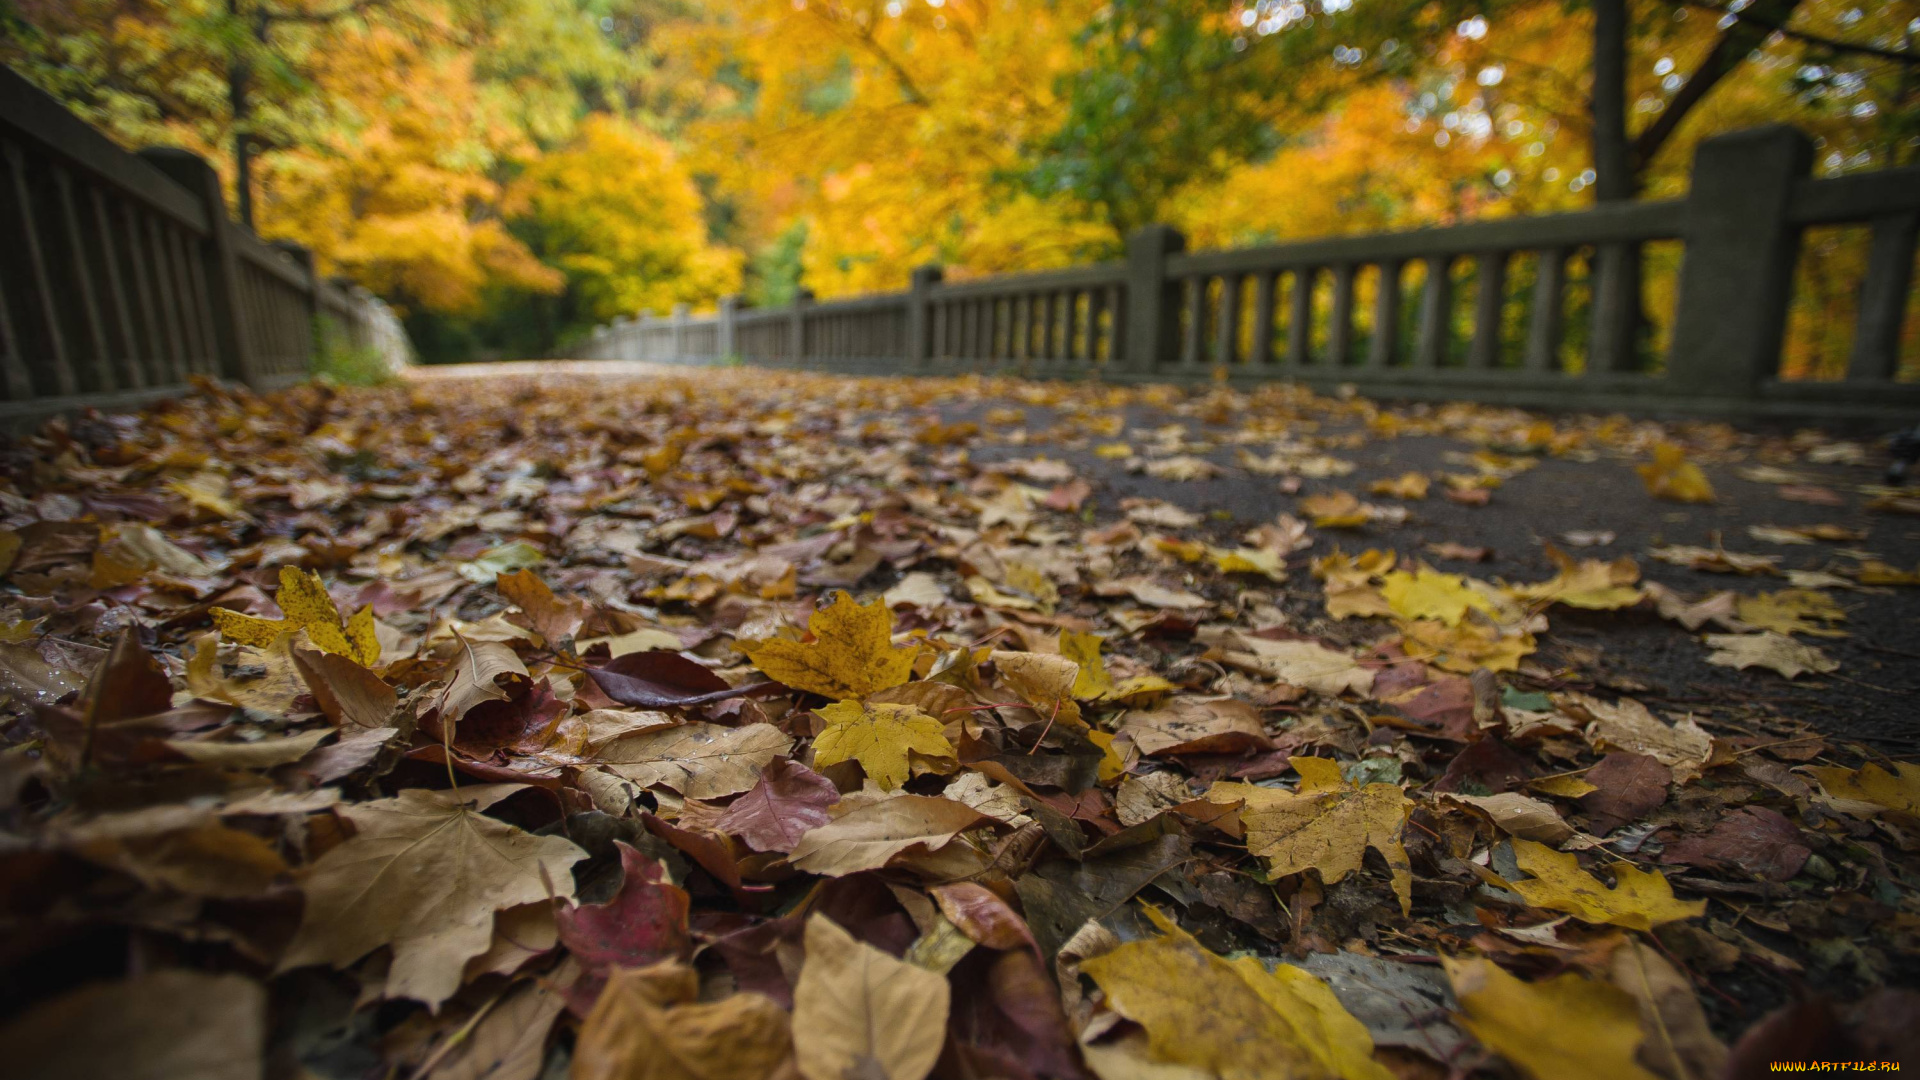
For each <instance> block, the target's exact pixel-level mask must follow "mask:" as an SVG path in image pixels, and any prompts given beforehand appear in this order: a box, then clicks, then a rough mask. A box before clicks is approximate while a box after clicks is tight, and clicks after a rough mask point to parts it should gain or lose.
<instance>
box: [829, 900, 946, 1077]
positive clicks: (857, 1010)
mask: <svg viewBox="0 0 1920 1080" xmlns="http://www.w3.org/2000/svg"><path fill="white" fill-rule="evenodd" d="M949 995H950V991H949V990H948V987H947V980H946V979H945V977H943V976H940V975H936V974H934V973H933V972H931V971H927V970H926V969H924V968H919V967H915V966H914V965H912V964H909V963H906V962H905V961H902V960H896V959H894V958H893V957H891V956H888V955H887V954H886V953H884V952H881V951H880V950H879V949H876V948H874V947H873V946H871V945H868V944H865V943H863V942H859V941H856V940H854V938H853V935H852V934H849V933H847V932H846V931H845V930H842V929H841V928H840V927H839V926H837V925H835V924H834V922H833V921H832V920H830V919H828V918H827V917H826V916H824V915H814V916H812V917H810V918H808V919H807V930H806V962H805V964H804V965H802V967H801V968H800V980H799V982H798V983H797V984H795V986H794V988H793V1050H794V1056H795V1057H796V1058H797V1059H798V1061H799V1065H800V1072H801V1073H802V1074H803V1075H805V1076H806V1078H807V1080H850V1078H854V1077H858V1078H859V1080H923V1078H924V1077H925V1076H926V1075H927V1074H928V1073H930V1072H932V1071H933V1063H934V1062H935V1061H936V1060H937V1059H938V1058H939V1057H940V1048H941V1046H942V1045H943V1044H944V1043H945V1042H946V1035H947V1005H948V999H949Z"/></svg>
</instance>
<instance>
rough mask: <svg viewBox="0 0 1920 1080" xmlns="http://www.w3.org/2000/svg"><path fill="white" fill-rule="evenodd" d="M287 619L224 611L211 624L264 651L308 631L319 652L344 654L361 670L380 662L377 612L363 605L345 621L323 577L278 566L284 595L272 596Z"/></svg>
mask: <svg viewBox="0 0 1920 1080" xmlns="http://www.w3.org/2000/svg"><path fill="white" fill-rule="evenodd" d="M274 600H275V602H277V603H278V604H279V605H280V610H281V612H282V613H284V614H285V615H286V618H284V619H278V620H273V619H257V618H255V617H253V616H252V615H244V614H241V613H240V612H238V611H230V610H228V609H226V608H218V607H217V608H214V609H213V612H212V614H213V625H214V626H215V627H217V628H218V629H219V631H220V634H221V636H223V637H225V638H226V639H227V640H228V641H237V642H239V643H240V644H242V645H251V646H253V647H254V648H256V649H265V648H269V647H271V646H272V645H273V643H274V641H275V639H277V638H278V637H279V636H280V635H281V634H291V633H293V632H294V631H296V630H305V631H306V632H307V638H308V639H309V640H310V641H312V642H313V646H314V648H316V649H319V650H320V651H321V652H329V653H334V654H336V655H339V656H344V657H346V658H347V659H349V660H352V661H353V662H355V663H357V664H359V665H361V666H362V667H372V666H373V665H374V664H376V663H378V662H379V660H380V642H379V640H378V639H377V638H375V637H374V632H373V609H372V608H370V607H363V608H361V609H360V610H359V611H357V612H355V613H354V615H353V618H351V619H348V620H347V621H346V622H345V623H342V622H341V621H340V609H339V608H337V607H335V606H334V603H333V597H331V596H329V595H327V587H326V585H325V584H324V583H323V582H321V580H320V575H318V574H315V573H312V572H310V571H306V570H301V569H299V568H298V567H293V566H282V567H281V568H280V591H279V592H278V593H276V594H275V595H274Z"/></svg>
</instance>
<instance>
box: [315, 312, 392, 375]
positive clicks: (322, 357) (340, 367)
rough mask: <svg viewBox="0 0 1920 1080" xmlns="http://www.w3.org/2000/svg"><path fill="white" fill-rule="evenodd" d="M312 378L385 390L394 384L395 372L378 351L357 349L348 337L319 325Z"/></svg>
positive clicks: (366, 348)
mask: <svg viewBox="0 0 1920 1080" xmlns="http://www.w3.org/2000/svg"><path fill="white" fill-rule="evenodd" d="M314 346H315V347H314V357H313V377H314V378H316V379H319V380H321V381H322V382H329V383H333V384H335V385H337V386H384V385H386V384H387V383H390V382H392V381H393V372H392V371H390V370H389V369H388V368H387V363H386V361H385V360H384V359H383V358H382V357H381V356H380V352H379V350H377V349H375V348H373V347H372V346H368V345H355V344H352V343H351V342H349V341H347V340H346V339H345V336H344V335H342V334H340V333H338V332H335V331H330V330H329V329H328V328H326V327H323V326H319V325H316V326H315V327H314Z"/></svg>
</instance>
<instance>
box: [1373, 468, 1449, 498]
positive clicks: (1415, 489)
mask: <svg viewBox="0 0 1920 1080" xmlns="http://www.w3.org/2000/svg"><path fill="white" fill-rule="evenodd" d="M1432 484H1433V481H1431V480H1429V479H1427V477H1426V476H1425V475H1424V474H1422V473H1417V472H1409V473H1401V474H1400V475H1399V476H1395V477H1392V478H1389V479H1381V480H1375V481H1374V482H1373V483H1371V484H1369V485H1368V486H1367V490H1368V491H1369V492H1371V493H1373V494H1375V495H1387V496H1391V497H1393V498H1396V499H1424V498H1426V497H1427V489H1428V488H1429V487H1431V486H1432Z"/></svg>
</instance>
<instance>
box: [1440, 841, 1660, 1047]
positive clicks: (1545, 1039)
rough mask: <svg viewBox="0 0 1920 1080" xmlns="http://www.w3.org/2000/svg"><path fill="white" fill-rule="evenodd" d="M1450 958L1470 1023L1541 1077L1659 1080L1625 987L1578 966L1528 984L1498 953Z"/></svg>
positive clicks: (1464, 1019)
mask: <svg viewBox="0 0 1920 1080" xmlns="http://www.w3.org/2000/svg"><path fill="white" fill-rule="evenodd" d="M1521 842H1524V841H1521ZM1442 962H1443V963H1445V964H1446V967H1447V977H1448V978H1449V979H1451V980H1452V981H1453V992H1454V996H1456V997H1458V998H1459V999H1460V1007H1461V1009H1462V1010H1463V1011H1464V1013H1465V1015H1464V1016H1462V1017H1461V1018H1460V1019H1461V1022H1462V1023H1464V1024H1465V1025H1466V1027H1467V1030H1468V1031H1471V1032H1473V1035H1474V1037H1475V1038H1477V1039H1479V1040H1480V1041H1481V1042H1482V1043H1485V1044H1486V1045H1487V1048H1488V1049H1490V1050H1492V1051H1494V1052H1495V1053H1497V1054H1499V1055H1500V1056H1501V1057H1504V1058H1506V1059H1507V1060H1508V1061H1511V1062H1513V1063H1514V1064H1515V1065H1518V1066H1519V1067H1520V1069H1521V1070H1522V1071H1523V1072H1525V1073H1526V1074H1527V1075H1528V1076H1530V1077H1533V1078H1534V1080H1655V1077H1654V1074H1653V1073H1650V1072H1648V1071H1647V1070H1646V1069H1644V1068H1642V1067H1641V1066H1640V1063H1639V1061H1638V1060H1637V1058H1636V1054H1637V1052H1638V1050H1639V1047H1640V1042H1641V1040H1642V1038H1643V1036H1642V1033H1641V1030H1640V1006H1639V1005H1638V1004H1637V1003H1635V1001H1634V999H1633V997H1632V996H1631V995H1629V994H1627V993H1626V992H1625V991H1623V990H1620V989H1618V988H1616V987H1613V986H1610V985H1608V984H1606V983H1602V982H1594V981H1592V980H1590V979H1585V978H1582V977H1581V976H1579V975H1576V974H1574V973H1572V972H1567V973H1565V974H1562V975H1556V976H1554V977H1553V978H1551V979H1542V980H1541V981H1539V982H1536V983H1525V982H1521V981H1520V980H1519V979H1516V978H1514V977H1513V976H1511V975H1509V974H1507V973H1506V972H1505V971H1503V970H1501V968H1500V966H1499V965H1498V964H1495V963H1494V962H1493V961H1491V960H1483V959H1469V960H1457V959H1454V958H1452V957H1446V958H1443V960H1442Z"/></svg>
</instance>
